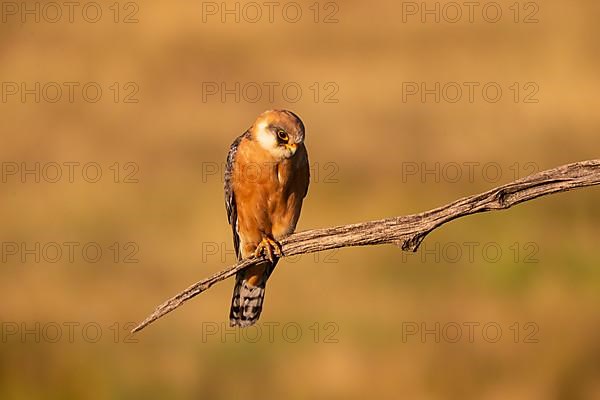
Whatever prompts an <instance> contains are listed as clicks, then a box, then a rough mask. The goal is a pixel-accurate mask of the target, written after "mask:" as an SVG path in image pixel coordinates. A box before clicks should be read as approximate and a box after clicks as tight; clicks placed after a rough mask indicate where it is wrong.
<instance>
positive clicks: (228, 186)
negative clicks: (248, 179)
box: [224, 132, 248, 261]
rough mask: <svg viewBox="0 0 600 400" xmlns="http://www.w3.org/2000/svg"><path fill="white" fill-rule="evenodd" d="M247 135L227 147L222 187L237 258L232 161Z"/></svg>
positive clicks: (237, 245) (237, 244) (238, 248)
mask: <svg viewBox="0 0 600 400" xmlns="http://www.w3.org/2000/svg"><path fill="white" fill-rule="evenodd" d="M247 135H248V132H245V133H243V134H242V135H240V136H238V137H237V138H236V139H235V140H234V141H233V143H232V144H231V146H230V147H229V153H228V154H227V163H226V164H225V176H224V187H225V209H226V210H227V220H228V221H229V225H231V231H232V233H233V246H234V248H235V255H236V257H237V259H238V261H239V260H241V258H242V256H241V253H240V236H239V233H238V230H237V218H238V215H237V205H236V202H235V193H234V192H233V174H234V163H235V155H236V153H237V149H238V146H239V144H240V142H241V141H242V139H243V138H244V137H245V136H247Z"/></svg>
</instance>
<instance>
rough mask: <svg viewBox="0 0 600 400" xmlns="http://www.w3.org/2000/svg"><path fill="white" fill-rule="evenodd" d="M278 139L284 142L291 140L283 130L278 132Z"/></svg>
mask: <svg viewBox="0 0 600 400" xmlns="http://www.w3.org/2000/svg"><path fill="white" fill-rule="evenodd" d="M277 137H278V138H279V139H281V140H283V141H284V142H285V141H287V140H288V139H289V137H288V134H287V133H285V131H284V130H281V129H280V130H278V131H277Z"/></svg>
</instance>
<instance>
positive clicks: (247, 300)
mask: <svg viewBox="0 0 600 400" xmlns="http://www.w3.org/2000/svg"><path fill="white" fill-rule="evenodd" d="M274 268H275V265H272V264H271V263H268V265H267V266H266V268H265V269H264V273H263V276H262V279H260V280H259V282H258V284H257V285H256V286H254V285H252V284H250V283H249V282H248V281H247V280H246V274H245V271H240V272H238V273H237V275H236V279H235V287H234V288H233V297H232V299H231V309H230V311H229V325H231V326H240V327H246V326H250V325H254V324H255V323H256V321H258V319H259V317H260V313H261V312H262V307H263V301H264V298H265V286H266V283H267V279H268V278H269V276H270V275H271V272H273V269H274Z"/></svg>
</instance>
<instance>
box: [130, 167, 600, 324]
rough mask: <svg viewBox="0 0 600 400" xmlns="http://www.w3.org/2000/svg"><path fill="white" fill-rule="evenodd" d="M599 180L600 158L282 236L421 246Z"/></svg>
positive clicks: (305, 246)
mask: <svg viewBox="0 0 600 400" xmlns="http://www.w3.org/2000/svg"><path fill="white" fill-rule="evenodd" d="M598 184H600V159H598V160H589V161H582V162H578V163H573V164H567V165H563V166H561V167H557V168H553V169H549V170H546V171H542V172H539V173H537V174H533V175H530V176H527V177H525V178H522V179H519V180H516V181H514V182H511V183H508V184H506V185H503V186H499V187H497V188H494V189H491V190H488V191H487V192H484V193H481V194H477V195H473V196H469V197H465V198H462V199H459V200H456V201H454V202H452V203H450V204H447V205H445V206H443V207H439V208H436V209H433V210H430V211H426V212H423V213H420V214H413V215H407V216H404V217H395V218H388V219H381V220H377V221H368V222H361V223H357V224H351V225H342V226H336V227H333V228H323V229H313V230H309V231H304V232H298V233H294V234H293V235H291V236H289V237H287V238H285V239H284V240H282V241H281V244H282V246H283V254H284V255H285V256H293V255H297V254H305V253H314V252H318V251H324V250H331V249H336V248H340V247H348V246H368V245H377V244H395V245H397V246H399V247H401V248H402V250H405V251H416V250H417V248H418V247H419V245H420V244H421V242H422V241H423V239H424V238H425V236H427V234H429V232H431V231H433V230H434V229H436V228H438V227H440V226H441V225H443V224H445V223H446V222H449V221H452V220H453V219H456V218H460V217H464V216H466V215H471V214H475V213H480V212H486V211H493V210H503V209H507V208H510V207H512V206H514V205H516V204H519V203H522V202H525V201H529V200H533V199H535V198H537V197H540V196H546V195H549V194H552V193H559V192H566V191H569V190H572V189H576V188H580V187H585V186H594V185H598ZM264 259H265V258H264V257H258V258H250V259H246V260H243V261H241V262H239V263H238V264H236V265H234V266H231V267H229V268H227V269H224V270H223V271H221V272H219V273H217V274H215V275H213V276H211V277H210V278H207V279H203V280H201V281H200V282H197V283H195V284H193V285H192V286H190V287H188V288H187V289H185V290H184V291H182V292H180V293H179V294H177V295H176V296H174V297H172V298H171V299H169V300H167V301H166V302H164V303H163V304H161V305H160V306H158V307H157V308H156V310H154V312H153V313H152V314H151V315H150V316H148V317H147V318H146V319H145V320H144V321H143V322H141V323H140V324H139V325H138V326H137V327H135V328H134V329H133V330H132V332H137V331H139V330H141V329H143V328H144V327H146V326H148V325H149V324H151V323H152V322H154V321H156V320H157V319H159V318H161V317H162V316H164V315H165V314H167V313H169V312H171V311H173V310H175V309H176V308H177V307H179V306H181V305H182V304H183V303H184V302H186V301H187V300H189V299H191V298H192V297H194V296H196V295H198V294H200V293H202V292H204V291H205V290H207V289H208V288H210V287H211V286H212V285H214V284H215V283H217V282H220V281H222V280H224V279H227V278H229V277H231V276H233V275H235V274H236V273H237V272H238V271H241V270H242V269H244V268H247V267H249V266H251V265H254V264H256V263H258V262H260V261H262V260H264Z"/></svg>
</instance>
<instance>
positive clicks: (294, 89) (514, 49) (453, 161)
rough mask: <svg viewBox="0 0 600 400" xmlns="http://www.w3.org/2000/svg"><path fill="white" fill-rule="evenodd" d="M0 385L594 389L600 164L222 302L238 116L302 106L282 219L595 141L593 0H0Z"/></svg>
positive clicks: (480, 184) (458, 180)
mask: <svg viewBox="0 0 600 400" xmlns="http://www.w3.org/2000/svg"><path fill="white" fill-rule="evenodd" d="M1 6H2V15H1V17H2V22H1V23H0V81H1V82H2V88H1V89H2V92H1V93H0V94H1V96H2V98H1V101H0V132H1V145H0V161H2V176H1V178H2V181H1V183H0V205H1V206H0V221H1V229H0V242H1V243H2V247H1V254H0V256H1V258H2V260H1V264H0V327H1V329H0V398H2V399H25V398H31V399H34V398H44V399H82V398H85V399H105V398H200V397H205V398H213V399H230V398H233V397H234V396H235V397H238V398H239V397H241V396H248V397H250V398H255V397H260V398H263V399H270V398H281V397H284V396H285V397H286V398H291V399H296V398H298V399H303V398H309V397H310V398H328V399H331V398H340V399H342V398H343V399H354V398H356V399H359V398H366V397H370V398H399V397H402V398H415V399H467V398H477V399H506V398H510V399H594V398H595V399H598V398H600V379H599V378H600V342H599V341H598V334H599V332H600V313H599V308H598V304H599V302H598V301H599V300H600V290H599V289H600V268H599V265H598V264H599V260H600V256H599V255H598V243H599V240H600V232H599V230H598V226H599V223H600V207H598V205H599V203H600V191H598V190H597V189H596V188H588V189H582V190H579V191H575V192H570V193H566V194H559V195H554V196H550V197H547V198H542V199H538V200H535V201H532V202H528V203H526V204H523V205H519V206H518V207H516V208H514V209H511V210H508V211H503V212H498V213H492V214H480V215H475V216H471V217H468V218H465V219H460V220H457V221H454V222H452V223H450V224H449V225H447V226H444V227H443V228H441V229H439V230H436V231H435V232H433V233H432V234H431V235H430V236H428V238H427V239H426V241H425V242H424V244H423V246H422V248H421V249H420V250H419V251H418V252H417V253H416V254H407V253H403V252H401V251H400V250H399V249H397V248H394V247H392V246H384V247H368V248H351V249H341V250H339V251H333V252H327V253H320V254H313V255H305V256H302V257H297V258H294V259H290V260H283V261H282V262H280V263H279V265H278V267H277V270H276V271H275V273H274V274H273V276H272V277H271V279H270V280H269V285H268V290H267V298H266V303H265V309H264V312H263V314H262V317H261V321H260V324H259V325H257V326H256V327H254V328H249V329H248V330H244V331H239V330H234V329H230V328H228V327H227V316H228V311H229V305H230V296H231V291H232V286H233V282H232V281H231V280H229V281H225V282H222V283H220V284H218V285H216V286H215V287H213V288H212V289H210V290H209V291H207V292H206V293H204V294H202V295H200V296H199V297H197V298H195V299H193V300H192V301H190V302H189V303H187V304H186V305H185V306H184V307H182V308H180V309H179V310H177V311H176V312H174V313H172V314H170V315H168V316H167V317H166V318H164V319H161V320H159V321H158V322H156V323H155V324H153V325H151V326H149V327H148V328H146V329H145V330H144V331H142V332H140V333H139V334H136V335H134V336H130V335H129V334H128V331H129V329H131V328H132V327H133V323H135V322H139V321H140V320H142V319H143V318H145V316H146V315H147V314H148V313H149V312H151V311H152V310H153V309H154V307H155V306H156V305H158V304H159V303H161V302H162V301H164V300H165V299H167V298H169V297H171V296H172V295H174V294H176V293H177V292H178V291H180V290H182V289H184V288H185V287H187V286H188V285H190V284H192V283H194V282H196V281H198V280H200V279H202V278H204V277H206V276H209V275H211V274H213V273H215V272H216V271H218V270H221V269H223V268H225V267H226V266H228V265H231V264H233V263H234V262H235V260H234V256H233V246H232V244H231V232H230V229H229V226H228V225H227V221H226V215H225V209H224V205H223V189H222V173H223V165H224V162H225V157H226V154H227V151H228V147H229V145H230V143H231V142H232V141H233V140H234V138H235V137H236V136H237V135H239V134H241V133H242V132H243V131H244V130H245V129H247V128H248V127H249V126H250V125H251V124H252V122H253V121H254V119H255V118H256V116H257V115H258V114H259V113H260V112H262V111H264V110H265V109H270V108H288V109H291V110H293V111H294V112H296V113H297V114H299V115H300V116H301V118H302V119H303V121H304V123H305V125H306V128H307V139H306V144H307V147H308V150H309V156H310V163H311V169H312V183H311V187H310V190H309V194H308V197H307V199H306V201H305V203H304V208H303V211H302V216H301V218H300V222H299V225H298V229H299V230H306V229H311V228H317V227H326V226H332V225H340V224H345V223H352V222H358V221H364V220H370V219H379V218H384V217H391V216H397V215H404V214H412V213H417V212H421V211H424V210H427V209H430V208H433V207H437V206H440V205H443V204H445V203H447V202H450V201H452V200H454V199H456V198H459V197H463V196H467V195H470V194H474V193H477V192H480V191H485V190H488V189H490V188H492V187H494V186H498V185H500V184H504V183H507V182H510V181H512V180H514V179H515V178H518V177H522V176H525V175H528V174H530V173H532V172H536V171H540V170H543V169H548V168H552V167H555V166H558V165H562V164H566V163H570V162H575V161H580V160H585V159H593V158H597V157H598V149H599V146H600V135H598V132H599V128H600V114H599V113H598V107H599V105H600V102H599V100H598V93H599V90H600V78H599V75H598V70H600V51H599V50H600V48H599V42H598V36H599V34H600V28H599V27H598V24H597V19H598V15H599V13H600V4H599V3H598V2H595V1H593V0H577V1H571V2H568V3H565V2H560V1H533V2H518V1H517V2H515V1H513V0H511V1H504V0H502V1H498V2H492V3H490V2H481V3H477V2H476V4H475V5H473V6H472V7H473V8H470V7H471V6H466V5H464V4H463V3H462V2H458V3H452V2H434V1H425V2H420V1H419V2H398V1H379V2H370V3H368V2H358V1H344V2H326V1H323V2H315V1H312V0H311V1H306V2H305V1H297V2H274V3H273V4H272V5H265V4H263V3H261V2H259V3H251V2H238V3H236V2H226V3H221V2H200V1H182V2H177V3H167V2H162V3H158V2H150V1H136V2H117V3H113V2H104V1H99V2H81V3H78V2H77V3H76V4H75V5H73V8H70V6H66V5H64V4H62V3H51V2H44V1H42V2H32V1H27V2H2V3H1Z"/></svg>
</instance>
